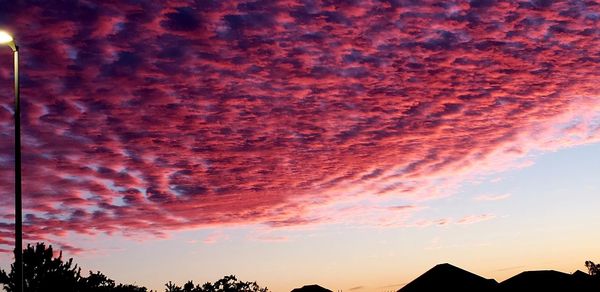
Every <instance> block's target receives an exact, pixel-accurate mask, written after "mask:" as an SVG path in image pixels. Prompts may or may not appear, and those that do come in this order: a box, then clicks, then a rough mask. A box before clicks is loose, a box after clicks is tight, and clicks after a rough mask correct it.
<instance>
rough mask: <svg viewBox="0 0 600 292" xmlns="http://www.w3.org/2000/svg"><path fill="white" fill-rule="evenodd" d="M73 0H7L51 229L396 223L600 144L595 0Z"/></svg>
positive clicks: (8, 156) (37, 213) (34, 190)
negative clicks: (476, 178)
mask: <svg viewBox="0 0 600 292" xmlns="http://www.w3.org/2000/svg"><path fill="white" fill-rule="evenodd" d="M60 3H61V4H56V3H54V2H52V1H17V2H14V1H12V2H9V1H4V0H2V1H0V7H2V9H0V26H4V27H8V28H10V29H11V30H12V31H14V32H15V34H16V35H17V36H18V41H19V43H20V45H21V48H22V50H21V52H22V62H23V63H22V71H23V75H22V80H23V81H22V86H23V89H22V96H23V101H22V107H23V115H22V120H23V144H24V145H23V163H24V167H23V172H24V196H25V199H24V204H25V219H24V221H25V231H26V238H27V239H30V240H38V239H45V238H49V237H52V236H58V237H60V236H67V235H68V234H69V233H70V232H75V233H78V234H89V235H93V234H97V233H108V234H113V233H122V234H125V235H134V234H138V233H140V232H141V233H149V234H155V235H164V234H165V233H166V232H168V231H170V230H181V229H188V228H201V227H207V226H215V225H236V224H262V225H266V226H270V227H294V226H301V225H305V224H312V223H322V222H340V221H344V222H354V221H353V220H358V219H356V216H355V215H356V214H362V215H361V218H360V220H361V221H360V222H359V223H366V222H362V221H364V220H369V221H373V222H375V224H381V225H385V226H390V225H392V226H395V224H399V222H402V221H403V220H406V217H407V214H408V213H410V212H412V211H415V210H418V209H419V208H418V207H415V206H413V205H412V204H413V203H414V202H416V201H419V200H423V199H431V198H436V197H440V196H444V195H449V194H451V189H452V187H453V186H456V184H458V183H460V181H461V180H463V179H464V178H465V177H468V176H470V175H473V174H477V173H482V172H485V171H495V170H499V169H504V168H510V167H514V166H515V165H517V164H515V163H519V161H518V158H519V157H524V155H525V154H527V153H529V152H530V151H531V150H538V149H541V150H547V149H558V148H561V147H568V146H571V145H577V144H582V143H591V142H596V141H598V140H599V138H600V122H599V121H600V119H599V116H598V112H600V106H599V104H600V102H599V98H600V90H599V89H598V86H597V84H598V81H599V77H600V26H599V24H600V5H599V4H598V3H596V2H595V1H571V0H567V1H544V0H533V1H494V0H473V1H470V2H469V1H404V0H382V1H335V0H327V1H326V0H323V1H316V0H315V1H291V0H284V1H268V0H265V1H260V0H259V1H250V2H249V1H210V0H204V1H169V2H163V1H118V2H115V3H108V2H107V3H100V2H97V3H89V2H84V1H64V2H60ZM10 61H11V57H10V51H9V50H8V49H6V50H3V51H2V52H0V62H1V63H0V65H1V66H0V86H1V88H3V90H2V92H0V135H1V136H2V138H1V139H0V150H1V151H0V194H1V195H0V206H1V207H0V210H1V214H3V215H2V218H1V219H0V245H3V246H6V247H7V249H10V248H9V245H10V244H11V242H12V240H11V238H12V230H13V225H12V223H11V222H12V221H13V219H14V216H13V215H12V214H13V213H12V207H11V206H12V205H13V197H12V196H13V195H12V194H13V187H14V182H13V171H14V168H13V163H14V160H13V150H12V149H13V142H12V141H13V134H12V133H13V132H12V131H13V128H12V96H11V94H12V93H11V91H9V90H8V89H9V88H11V78H12V77H11V74H12V73H11V66H10V65H9V64H10ZM515 159H516V160H515ZM392 201H393V202H396V203H398V204H396V205H394V206H391V205H386V204H383V203H382V202H387V203H389V202H392ZM363 215H364V216H363ZM482 216H483V217H481V216H479V217H478V216H477V215H473V217H465V218H466V219H464V220H461V222H462V223H471V222H474V221H481V220H485V219H489V218H491V215H482ZM336 220H337V221H336ZM73 249H76V247H73Z"/></svg>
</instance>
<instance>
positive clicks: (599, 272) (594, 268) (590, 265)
mask: <svg viewBox="0 0 600 292" xmlns="http://www.w3.org/2000/svg"><path fill="white" fill-rule="evenodd" d="M585 267H586V268H587V269H588V273H589V274H590V275H592V276H596V277H600V264H594V262H592V261H586V262H585Z"/></svg>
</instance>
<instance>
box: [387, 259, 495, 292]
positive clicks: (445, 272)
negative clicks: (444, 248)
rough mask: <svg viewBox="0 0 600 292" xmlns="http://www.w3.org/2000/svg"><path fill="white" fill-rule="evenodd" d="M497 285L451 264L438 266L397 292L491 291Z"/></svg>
mask: <svg viewBox="0 0 600 292" xmlns="http://www.w3.org/2000/svg"><path fill="white" fill-rule="evenodd" d="M496 285H497V282H496V281H495V280H493V279H486V278H483V277H481V276H478V275H475V274H473V273H471V272H469V271H465V270H463V269H461V268H458V267H455V266H453V265H451V264H448V263H445V264H439V265H437V266H435V267H433V268H431V269H430V270H429V271H427V272H425V273H424V274H423V275H421V276H419V277H418V278H416V279H415V280H413V281H412V282H410V283H408V284H407V285H406V286H404V287H402V288H401V289H400V290H398V292H417V291H462V292H471V291H473V292H475V291H476V292H485V291H491V290H492V289H494V287H495V286H496Z"/></svg>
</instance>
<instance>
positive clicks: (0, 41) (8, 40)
mask: <svg viewBox="0 0 600 292" xmlns="http://www.w3.org/2000/svg"><path fill="white" fill-rule="evenodd" d="M0 45H8V46H9V47H10V48H11V49H12V50H13V51H15V52H16V51H17V49H18V48H17V45H16V44H15V39H14V38H13V37H12V36H11V35H10V34H9V33H7V32H5V31H3V30H0Z"/></svg>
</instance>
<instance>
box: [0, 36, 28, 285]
mask: <svg viewBox="0 0 600 292" xmlns="http://www.w3.org/2000/svg"><path fill="white" fill-rule="evenodd" d="M0 43H2V44H6V45H8V46H9V47H10V48H11V50H12V51H13V58H14V66H15V71H14V81H15V113H14V114H15V292H23V291H24V285H23V204H22V200H21V106H20V92H19V91H20V85H19V47H18V46H17V44H16V43H15V40H14V39H13V37H12V36H11V35H10V34H8V33H6V32H4V31H0Z"/></svg>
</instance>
